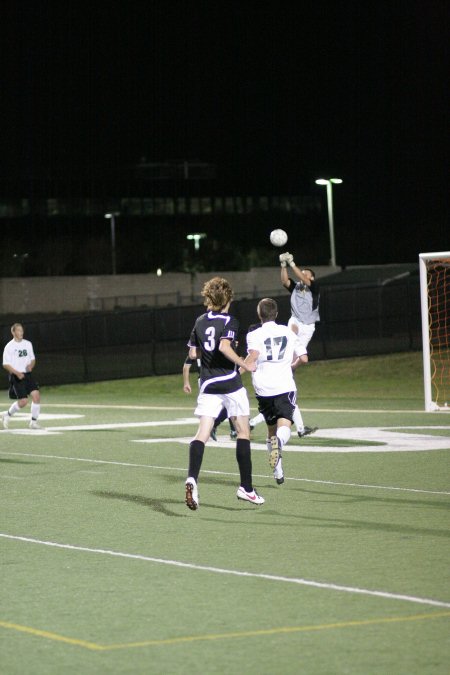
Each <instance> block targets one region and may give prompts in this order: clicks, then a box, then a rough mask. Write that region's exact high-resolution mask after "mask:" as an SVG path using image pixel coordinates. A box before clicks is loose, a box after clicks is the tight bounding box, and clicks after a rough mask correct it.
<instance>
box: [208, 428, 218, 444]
mask: <svg viewBox="0 0 450 675" xmlns="http://www.w3.org/2000/svg"><path fill="white" fill-rule="evenodd" d="M209 437H210V438H212V439H213V441H217V434H216V428H215V427H213V428H212V429H211V433H210V434H209Z"/></svg>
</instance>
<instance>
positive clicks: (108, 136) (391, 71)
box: [0, 0, 450, 265]
mask: <svg viewBox="0 0 450 675" xmlns="http://www.w3.org/2000/svg"><path fill="white" fill-rule="evenodd" d="M291 5H293V6H291ZM1 24H2V26H1V34H2V35H1V37H2V40H1V42H2V71H1V72H2V76H1V77H2V82H1V86H2V104H1V105H2V122H1V128H0V143H1V152H0V179H1V181H2V194H1V195H0V197H7V196H8V195H7V194H6V192H7V191H8V189H12V188H11V186H13V188H14V189H15V190H17V189H19V188H18V186H21V187H20V189H25V190H28V191H29V190H30V189H31V188H30V186H31V185H32V181H33V180H35V179H36V177H38V178H39V177H41V176H58V177H61V176H63V177H66V178H67V180H69V181H72V183H73V182H76V180H77V179H78V177H79V176H83V177H84V178H86V176H87V177H89V175H90V174H92V175H93V176H94V175H96V176H97V175H99V174H101V172H102V171H104V173H105V175H106V174H107V173H108V171H110V170H111V167H115V168H117V169H120V167H126V166H130V165H133V164H136V163H138V162H139V161H141V160H142V158H144V157H145V158H147V160H148V161H164V160H167V159H174V158H179V159H200V160H202V161H205V162H211V163H214V164H216V165H217V170H218V180H219V181H220V182H221V184H223V185H225V186H226V189H227V190H229V191H232V190H235V191H236V193H238V194H244V193H245V190H246V189H247V190H250V189H253V190H254V191H255V193H260V194H264V191H265V190H272V192H273V193H274V194H277V193H279V194H283V193H286V194H312V195H317V194H318V195H320V196H321V198H322V199H323V204H324V209H323V213H322V216H321V218H322V229H323V232H322V235H321V236H322V237H323V235H324V232H325V234H326V225H327V215H326V209H325V204H326V197H325V194H326V193H325V189H324V188H319V187H318V186H316V185H315V184H314V179H315V178H317V177H320V176H324V177H331V176H337V177H340V178H342V179H343V181H344V183H343V184H342V185H341V186H337V187H336V188H335V189H334V192H333V196H334V215H335V232H336V245H337V252H338V259H339V262H340V263H341V264H346V265H357V264H380V263H385V262H415V261H416V260H417V256H418V254H419V253H420V252H426V251H444V250H448V249H449V248H450V237H449V236H448V232H449V221H448V184H447V183H448V170H447V143H448V140H447V139H448V125H447V119H448V97H447V82H448V66H449V59H448V2H446V1H442V2H440V1H439V0H427V1H426V2H422V1H419V0H408V1H406V0H398V1H395V0H392V1H391V2H385V1H383V0H381V1H378V2H374V3H365V2H360V1H359V2H356V1H353V0H350V1H346V0H343V1H342V2H320V1H319V2H296V3H291V2H289V3H285V2H264V1H263V0H261V1H259V2H252V1H249V2H233V1H230V2H225V1H224V2H215V1H214V0H209V1H206V2H203V1H201V0H199V1H197V2H191V1H185V2H181V1H179V0H164V1H162V0H156V1H151V0H148V1H147V2H133V1H132V0H131V1H130V2H111V3H103V2H95V3H93V4H92V6H87V7H84V6H83V4H82V3H78V2H72V1H67V2H60V3H56V2H39V1H36V2H29V3H10V4H9V5H8V6H7V7H5V8H3V9H2V21H1ZM5 186H6V187H5ZM22 186H25V188H23V187H22ZM224 189H225V188H224ZM49 196H52V195H49ZM88 196H95V195H88ZM102 225H103V226H104V223H103V224H102ZM275 226H276V223H275ZM29 227H34V230H35V231H36V230H37V229H39V230H40V232H41V237H42V241H43V242H44V240H45V238H46V237H49V236H51V227H52V225H51V224H49V223H46V222H39V223H34V224H33V223H32V224H31V226H30V224H29V223H21V224H19V225H18V224H17V223H14V221H13V220H8V219H6V220H5V219H3V220H2V219H0V228H2V229H3V230H4V234H5V232H6V231H7V232H8V233H9V234H10V233H11V231H14V229H16V230H18V229H20V228H22V230H23V231H24V232H25V235H26V236H28V234H29V233H28V230H27V228H29ZM59 227H60V226H59ZM130 227H131V226H130ZM67 228H68V229H67V236H68V237H69V238H73V236H74V232H75V230H76V229H77V228H75V227H74V225H73V221H71V222H70V224H68V225H67ZM80 229H81V230H82V229H83V228H82V227H81V226H80ZM221 229H223V233H222V238H223V240H224V241H225V240H233V241H235V240H236V238H237V239H238V240H239V237H240V236H241V234H242V232H241V231H240V230H239V226H238V225H237V224H236V225H234V224H233V222H232V221H230V222H227V223H224V224H223V228H222V225H221ZM163 230H164V225H163V224H161V225H158V226H157V227H156V229H155V230H154V231H153V232H149V233H147V241H146V246H149V247H151V246H152V238H155V237H159V238H160V237H161V233H162V232H163ZM305 230H306V232H302V235H303V237H304V238H305V237H310V238H314V236H315V233H314V231H313V230H311V231H308V228H305ZM132 234H133V233H132V232H130V236H131V237H132ZM59 235H61V231H59ZM30 236H31V235H30ZM264 236H265V235H264ZM326 257H328V256H326ZM317 262H319V263H321V262H322V261H321V260H312V263H317Z"/></svg>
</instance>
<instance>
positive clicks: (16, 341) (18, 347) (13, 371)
mask: <svg viewBox="0 0 450 675" xmlns="http://www.w3.org/2000/svg"><path fill="white" fill-rule="evenodd" d="M11 334H12V336H13V339H12V340H10V341H9V342H8V344H7V345H6V346H5V349H4V350H3V368H4V369H5V370H6V371H7V372H8V373H9V378H8V379H9V398H10V399H14V403H13V404H12V405H11V406H10V408H9V410H5V411H4V412H3V413H1V415H2V422H3V428H4V429H8V427H9V421H10V419H11V417H12V416H13V415H15V414H16V412H18V411H19V410H20V409H21V408H24V407H25V406H26V405H27V403H28V396H31V401H32V403H31V420H30V428H31V429H39V428H40V427H39V424H38V421H37V420H38V417H39V413H40V411H41V405H40V403H41V398H40V393H39V385H38V383H37V382H36V380H35V379H34V377H33V375H32V371H33V368H34V366H35V365H36V357H35V355H34V350H33V345H32V343H31V342H30V341H29V340H25V339H24V337H23V335H24V330H23V326H22V324H21V323H14V324H13V325H12V326H11Z"/></svg>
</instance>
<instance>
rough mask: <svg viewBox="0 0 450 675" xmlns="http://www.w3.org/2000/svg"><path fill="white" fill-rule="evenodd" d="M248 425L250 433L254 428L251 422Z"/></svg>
mask: <svg viewBox="0 0 450 675" xmlns="http://www.w3.org/2000/svg"><path fill="white" fill-rule="evenodd" d="M248 424H249V427H250V431H253V429H254V428H255V425H254V424H252V421H251V420H250V422H249V423H248Z"/></svg>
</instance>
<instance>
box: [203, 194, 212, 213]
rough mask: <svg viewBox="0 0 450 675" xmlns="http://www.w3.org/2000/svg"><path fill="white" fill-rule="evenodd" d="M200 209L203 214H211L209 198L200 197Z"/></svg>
mask: <svg viewBox="0 0 450 675" xmlns="http://www.w3.org/2000/svg"><path fill="white" fill-rule="evenodd" d="M200 208H201V212H202V213H203V214H205V215H206V214H209V213H212V205H211V197H202V198H201V200H200Z"/></svg>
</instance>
